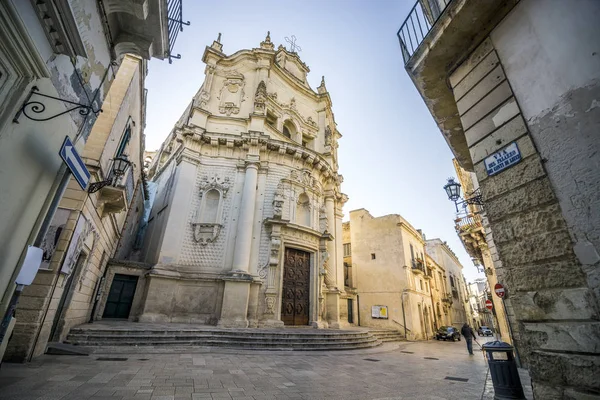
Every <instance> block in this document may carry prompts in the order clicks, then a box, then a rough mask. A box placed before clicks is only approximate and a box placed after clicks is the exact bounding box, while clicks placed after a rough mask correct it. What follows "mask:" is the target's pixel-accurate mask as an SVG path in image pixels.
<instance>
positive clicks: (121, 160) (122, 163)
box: [88, 154, 131, 193]
mask: <svg viewBox="0 0 600 400" xmlns="http://www.w3.org/2000/svg"><path fill="white" fill-rule="evenodd" d="M113 161H114V162H113V165H112V173H111V174H109V178H108V179H105V180H103V181H100V182H94V183H92V184H91V185H90V187H89V188H88V192H89V193H95V192H97V191H98V190H100V189H102V188H103V187H105V186H109V185H110V186H114V185H115V184H116V183H117V181H118V180H119V178H120V177H121V176H123V175H124V174H125V171H127V168H129V167H130V166H131V161H129V159H128V158H127V156H126V155H125V154H124V155H122V156H119V157H115V158H114V159H113Z"/></svg>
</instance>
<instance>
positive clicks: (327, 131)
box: [325, 126, 331, 146]
mask: <svg viewBox="0 0 600 400" xmlns="http://www.w3.org/2000/svg"><path fill="white" fill-rule="evenodd" d="M325 146H331V128H330V127H329V126H326V127H325Z"/></svg>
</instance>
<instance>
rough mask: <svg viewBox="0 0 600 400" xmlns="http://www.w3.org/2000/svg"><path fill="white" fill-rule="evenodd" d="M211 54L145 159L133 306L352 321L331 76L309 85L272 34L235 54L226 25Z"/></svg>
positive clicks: (221, 316)
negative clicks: (228, 46) (140, 272)
mask: <svg viewBox="0 0 600 400" xmlns="http://www.w3.org/2000/svg"><path fill="white" fill-rule="evenodd" d="M203 61H204V63H205V64H206V70H205V75H206V76H205V80H204V83H203V85H202V87H201V88H200V90H199V91H198V93H197V94H196V95H195V96H194V98H193V99H192V101H191V102H190V104H189V106H188V107H187V108H186V110H184V112H183V114H182V116H181V118H180V120H179V121H178V122H177V124H176V125H175V127H174V128H173V130H172V132H171V133H170V135H169V136H168V137H167V139H166V141H165V142H164V143H163V145H162V146H161V148H160V150H159V151H158V152H157V153H156V154H155V155H154V157H153V160H152V163H151V164H150V166H149V169H148V177H149V179H150V180H151V181H152V182H153V184H152V185H153V186H155V190H156V193H155V197H154V202H153V205H152V211H151V213H150V216H149V219H148V223H147V226H146V227H145V237H144V244H143V247H142V250H141V256H140V261H143V262H144V263H145V264H146V265H151V267H150V270H149V271H147V272H146V273H144V282H143V285H141V282H140V284H138V288H137V289H136V291H137V292H139V293H136V298H137V300H136V301H138V302H139V305H138V306H137V309H138V311H137V314H138V315H137V316H136V319H137V320H139V321H146V322H190V323H203V324H213V325H214V324H216V325H217V326H221V327H280V326H284V325H312V326H315V327H329V328H340V327H344V326H345V325H348V324H349V323H348V320H347V318H341V317H340V316H341V315H347V310H346V307H348V305H347V302H346V299H348V295H347V294H346V293H345V292H344V266H343V255H342V253H343V249H342V206H343V205H344V203H345V202H346V201H347V197H346V195H344V194H343V193H342V192H341V188H340V185H341V183H342V176H341V175H340V174H339V173H338V161H337V147H338V140H339V139H340V138H341V134H340V133H339V132H338V131H337V129H336V123H335V120H334V115H333V112H332V109H331V98H330V96H329V94H328V92H327V89H326V87H325V82H324V79H323V80H322V81H321V84H320V86H319V87H318V88H317V90H316V91H315V90H313V89H312V88H311V87H310V86H309V84H308V82H307V79H306V76H307V73H308V72H309V68H308V67H307V66H306V65H305V64H304V63H303V62H302V61H301V60H300V58H299V57H298V55H297V54H296V53H295V52H290V51H288V50H286V49H285V48H284V47H283V46H279V47H278V48H277V49H275V46H274V44H273V43H272V42H271V39H270V37H269V35H267V37H266V38H265V40H264V41H263V42H261V44H260V47H258V48H254V49H251V50H241V51H238V52H236V53H234V54H232V55H229V56H227V55H225V54H224V53H223V50H222V44H221V43H220V38H219V39H218V40H217V41H215V42H213V44H212V45H211V46H210V47H207V48H206V50H205V52H204V55H203ZM142 286H143V287H142ZM342 299H343V300H342ZM341 319H343V320H341Z"/></svg>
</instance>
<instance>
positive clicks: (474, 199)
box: [454, 188, 485, 212]
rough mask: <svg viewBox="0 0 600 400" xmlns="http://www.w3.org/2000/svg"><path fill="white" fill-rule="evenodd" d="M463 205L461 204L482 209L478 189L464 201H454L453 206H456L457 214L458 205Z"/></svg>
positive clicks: (482, 203)
mask: <svg viewBox="0 0 600 400" xmlns="http://www.w3.org/2000/svg"><path fill="white" fill-rule="evenodd" d="M459 204H460V205H463V204H469V205H478V206H480V207H483V206H484V205H485V204H484V201H483V195H482V194H481V191H480V190H479V188H477V189H476V190H475V191H474V192H473V193H471V195H470V196H469V197H467V198H466V199H464V200H462V201H458V200H457V201H455V202H454V205H455V206H456V212H458V205H459Z"/></svg>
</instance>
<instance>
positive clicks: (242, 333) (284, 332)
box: [65, 328, 381, 353]
mask: <svg viewBox="0 0 600 400" xmlns="http://www.w3.org/2000/svg"><path fill="white" fill-rule="evenodd" d="M65 343H69V344H73V345H77V346H85V347H88V348H91V349H93V351H94V352H95V353H99V352H108V353H119V352H123V351H125V349H127V350H128V351H129V350H133V351H134V352H135V353H143V352H144V351H148V352H165V351H167V350H168V351H172V352H178V351H190V349H191V348H196V347H198V348H201V347H224V348H235V349H245V350H252V349H254V350H279V351H281V350H300V351H312V350H320V351H324V350H352V349H365V348H370V347H376V346H379V345H381V341H380V340H379V339H378V338H377V337H376V336H374V335H372V334H370V333H369V332H368V331H342V330H335V331H334V330H320V329H306V330H293V329H279V330H261V329H239V330H232V329H219V328H214V329H210V328H201V329H173V330H170V329H156V330H154V329H148V328H145V329H97V328H74V329H72V330H71V332H70V333H69V335H68V336H67V340H66V341H65Z"/></svg>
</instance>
